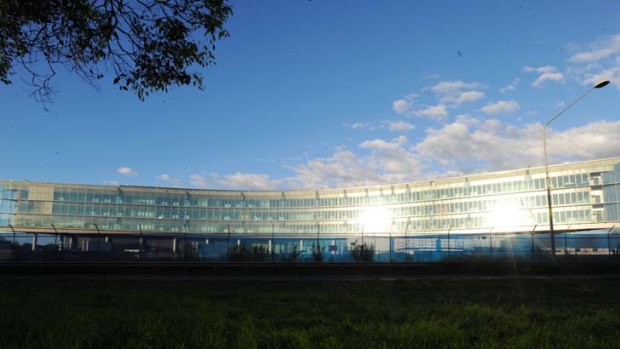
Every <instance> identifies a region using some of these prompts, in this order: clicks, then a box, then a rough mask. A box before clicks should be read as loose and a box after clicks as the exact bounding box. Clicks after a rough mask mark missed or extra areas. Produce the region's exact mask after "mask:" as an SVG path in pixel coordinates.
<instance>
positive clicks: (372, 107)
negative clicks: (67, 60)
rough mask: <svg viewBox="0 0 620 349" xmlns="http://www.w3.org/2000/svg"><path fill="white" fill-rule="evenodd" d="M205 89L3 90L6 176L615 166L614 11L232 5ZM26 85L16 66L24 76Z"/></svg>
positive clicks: (319, 178) (283, 178) (384, 173)
mask: <svg viewBox="0 0 620 349" xmlns="http://www.w3.org/2000/svg"><path fill="white" fill-rule="evenodd" d="M232 3H233V6H234V15H233V16H232V17H231V18H230V20H229V22H228V23H227V24H226V28H227V29H228V30H229V31H230V34H231V35H230V37H229V38H227V39H225V40H223V41H220V42H218V44H217V49H216V60H217V65H216V66H213V67H208V68H206V69H202V70H201V72H202V73H203V75H204V79H205V85H206V88H205V90H204V91H199V90H196V89H193V88H190V87H187V88H177V89H173V90H172V91H171V92H169V93H167V94H164V93H160V94H155V95H152V96H151V97H149V98H148V99H147V100H146V101H144V102H142V101H139V100H138V99H137V98H136V97H135V95H133V94H131V93H127V92H121V91H118V90H117V89H116V88H115V86H113V85H112V83H111V81H109V80H111V78H110V79H108V80H106V81H103V82H102V83H101V85H100V90H99V91H97V90H95V89H93V88H91V87H89V86H88V85H87V84H86V83H85V82H83V81H81V80H80V79H79V78H77V77H75V76H72V75H71V74H70V73H68V72H65V71H62V69H61V72H60V74H59V75H58V76H57V78H55V80H53V85H54V87H55V88H56V89H57V90H58V93H57V94H56V95H55V96H54V102H53V103H52V104H51V105H49V106H48V110H47V111H46V110H44V108H43V105H41V104H39V103H37V102H34V101H33V100H32V99H31V97H30V96H29V92H30V91H29V88H28V86H26V85H25V84H23V83H22V82H20V81H19V78H18V75H17V76H16V78H17V79H14V80H16V81H15V82H14V84H12V85H10V86H4V85H1V86H0V103H1V105H2V106H3V108H2V110H1V111H0V122H1V125H2V133H1V134H2V136H1V137H0V149H2V150H3V151H2V160H1V161H0V178H2V179H12V180H21V179H28V180H33V181H45V182H69V183H93V184H104V183H106V184H117V183H120V184H136V185H156V186H182V187H201V188H202V187H208V188H227V189H238V188H239V189H241V188H242V189H270V188H282V189H292V188H318V187H338V186H357V185H365V184H379V183H395V182H405V181H414V180H420V179H426V178H433V177H437V176H450V175H460V174H466V173H473V172H481V171H489V170H502V169H511V168H518V167H526V166H528V165H533V166H534V165H540V164H542V162H543V155H542V154H543V153H542V140H541V131H542V126H541V125H542V124H544V123H545V122H546V121H547V120H548V119H549V118H550V117H552V116H553V115H554V114H555V113H556V112H558V111H559V110H561V109H562V107H563V106H565V105H566V103H570V102H571V101H572V100H573V99H574V98H576V97H577V96H579V95H580V94H581V93H582V92H584V91H585V90H586V89H587V88H588V87H589V86H591V85H592V84H593V83H595V82H596V81H598V80H600V79H611V80H612V84H611V85H609V86H608V87H606V88H604V89H601V90H596V91H594V92H593V93H592V94H590V95H588V97H586V98H585V99H584V100H582V101H581V102H580V103H579V104H577V105H575V107H573V108H571V109H570V111H568V112H567V113H566V114H565V115H562V117H561V118H559V119H558V120H557V121H556V122H554V123H553V125H552V129H551V131H550V132H549V134H548V139H549V154H550V157H551V161H552V162H554V163H555V162H564V161H574V160H586V159H595V158H602V157H610V156H620V137H618V135H619V134H620V121H619V119H620V118H619V110H620V109H619V107H620V98H618V97H620V96H619V93H620V25H619V23H620V18H619V17H620V2H618V1H531V2H528V1H415V2H414V1H389V2H382V1H326V0H312V1H293V0H287V1H284V0H282V1H262V2H254V1H233V2H232ZM16 72H17V74H19V72H20V71H19V70H17V71H16Z"/></svg>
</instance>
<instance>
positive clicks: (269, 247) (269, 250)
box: [268, 240, 272, 253]
mask: <svg viewBox="0 0 620 349" xmlns="http://www.w3.org/2000/svg"><path fill="white" fill-rule="evenodd" d="M271 248H272V247H271V240H269V244H268V252H269V253H272V252H271Z"/></svg>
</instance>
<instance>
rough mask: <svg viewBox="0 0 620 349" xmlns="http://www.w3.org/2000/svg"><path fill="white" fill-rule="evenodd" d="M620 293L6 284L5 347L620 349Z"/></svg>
mask: <svg viewBox="0 0 620 349" xmlns="http://www.w3.org/2000/svg"><path fill="white" fill-rule="evenodd" d="M618 290H620V278H614V277H600V278H525V279H521V278H491V279H487V278H479V279H476V278H448V279H440V278H431V279H407V280H394V281H292V282H284V281H278V282H275V281H272V282H267V281H264V282H256V281H252V282H248V281H197V280H193V281H156V280H139V281H138V280H136V281H128V280H125V281H118V280H114V281H105V280H71V281H62V280H33V279H28V280H0V309H1V311H0V314H1V315H0V329H1V331H2V332H1V333H2V335H1V336H0V347H2V348H42V347H45V348H418V347H427V348H442V347H443V348H472V347H479V348H511V347H512V348H546V347H547V348H551V347H562V348H604V347H620V312H619V309H620V297H619V293H618Z"/></svg>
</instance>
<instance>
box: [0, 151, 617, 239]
mask: <svg viewBox="0 0 620 349" xmlns="http://www.w3.org/2000/svg"><path fill="white" fill-rule="evenodd" d="M550 178H551V188H552V205H553V214H554V223H555V224H556V225H557V227H558V228H559V229H562V227H564V229H567V228H566V227H568V226H571V229H580V228H581V227H586V226H589V225H595V224H597V223H608V222H616V221H620V158H613V159H606V160H596V161H588V162H582V163H573V164H565V165H556V166H551V167H550ZM9 224H10V225H11V226H12V227H13V228H15V229H18V230H19V231H24V232H28V231H48V232H55V231H60V232H64V233H67V232H96V231H100V232H103V231H105V232H119V233H144V234H147V233H148V234H150V235H157V234H161V235H175V234H182V233H186V232H187V233H190V234H194V235H195V234H205V235H222V234H224V235H225V234H229V233H234V234H248V236H251V235H269V234H277V235H278V236H291V237H294V236H299V237H303V236H314V235H317V234H321V235H328V236H340V237H347V236H358V235H360V234H368V235H375V236H387V235H388V234H389V235H393V236H398V235H401V236H402V235H406V234H423V233H435V234H436V233H441V232H445V231H452V232H454V233H479V232H482V231H489V230H493V231H496V232H526V231H531V230H532V229H533V228H534V227H535V226H538V227H543V226H545V225H548V219H547V196H546V186H545V169H544V168H543V167H538V168H530V169H521V170H513V171H505V172H495V173H488V174H479V175H472V176H467V177H458V178H446V179H438V180H433V181H421V182H412V183H406V184H395V185H383V186H372V187H362V188H346V189H320V190H302V191H228V190H197V189H175V188H154V187H137V186H96V185H69V184H46V183H33V182H13V181H0V227H7V226H8V225H9Z"/></svg>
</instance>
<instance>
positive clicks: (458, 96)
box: [423, 80, 484, 106]
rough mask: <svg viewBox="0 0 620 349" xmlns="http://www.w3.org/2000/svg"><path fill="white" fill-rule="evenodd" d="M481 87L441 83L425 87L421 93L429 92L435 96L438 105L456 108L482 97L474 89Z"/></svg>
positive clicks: (459, 81) (448, 82)
mask: <svg viewBox="0 0 620 349" xmlns="http://www.w3.org/2000/svg"><path fill="white" fill-rule="evenodd" d="M481 87H483V85H482V84H481V83H479V82H464V81H461V80H456V81H441V82H438V83H437V84H435V85H433V86H430V87H426V88H424V89H423V91H431V92H433V93H434V94H435V96H436V98H437V100H438V101H439V102H440V104H442V105H445V106H458V105H460V104H462V103H466V102H474V101H477V100H479V99H480V98H482V97H484V93H483V92H481V91H477V90H475V89H477V88H481Z"/></svg>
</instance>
